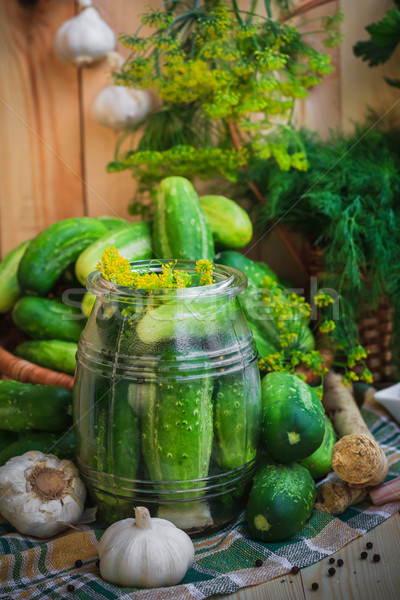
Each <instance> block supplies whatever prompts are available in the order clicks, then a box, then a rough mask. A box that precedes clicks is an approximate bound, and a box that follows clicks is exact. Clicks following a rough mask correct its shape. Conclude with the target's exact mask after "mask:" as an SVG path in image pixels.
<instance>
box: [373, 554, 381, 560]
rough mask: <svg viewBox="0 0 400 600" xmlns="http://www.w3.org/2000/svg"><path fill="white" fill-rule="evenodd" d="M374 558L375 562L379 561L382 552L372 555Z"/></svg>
mask: <svg viewBox="0 0 400 600" xmlns="http://www.w3.org/2000/svg"><path fill="white" fill-rule="evenodd" d="M372 560H373V561H374V562H379V561H380V560H381V555H380V554H374V555H373V557H372Z"/></svg>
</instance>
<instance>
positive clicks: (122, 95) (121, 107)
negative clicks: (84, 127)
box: [92, 85, 152, 130]
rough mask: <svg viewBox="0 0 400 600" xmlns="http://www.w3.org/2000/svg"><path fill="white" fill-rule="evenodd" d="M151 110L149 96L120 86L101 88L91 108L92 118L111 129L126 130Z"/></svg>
mask: <svg viewBox="0 0 400 600" xmlns="http://www.w3.org/2000/svg"><path fill="white" fill-rule="evenodd" d="M151 109H152V98H151V94H150V93H149V92H147V91H144V90H132V89H130V88H127V87H124V86H120V85H108V86H107V87H105V88H103V89H102V90H101V91H100V92H99V94H98V95H97V96H96V99H95V101H94V103H93V107H92V115H93V118H94V119H95V120H96V121H97V122H98V123H100V125H104V127H111V128H112V129H117V130H122V129H128V128H129V127H130V126H132V125H135V124H136V123H139V122H140V121H141V120H142V119H144V117H145V116H146V115H147V114H148V113H149V112H150V111H151Z"/></svg>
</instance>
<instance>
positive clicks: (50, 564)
mask: <svg viewBox="0 0 400 600" xmlns="http://www.w3.org/2000/svg"><path fill="white" fill-rule="evenodd" d="M362 413H363V417H364V419H365V421H366V423H367V424H368V426H369V428H370V430H371V432H372V433H373V434H374V436H375V438H376V439H377V441H378V442H379V443H380V444H381V446H382V447H383V448H384V450H385V452H386V455H387V457H388V461H389V465H390V470H389V474H388V478H387V479H388V480H389V479H393V478H394V477H396V476H398V475H399V474H400V429H399V427H398V426H397V425H396V423H394V422H393V421H392V420H390V419H389V418H388V417H387V416H385V415H384V414H383V411H382V412H381V411H380V409H378V408H368V409H363V411H362ZM329 477H330V476H328V478H327V479H329ZM325 481H326V480H325ZM319 483H322V482H319ZM398 510H400V502H391V503H390V504H385V505H383V506H379V507H375V506H373V505H372V504H371V502H369V501H365V502H363V503H361V504H358V505H357V506H354V507H351V508H349V509H347V510H346V512H345V513H343V514H342V515H340V518H335V517H333V516H331V515H329V514H325V513H322V512H320V511H316V510H315V511H314V512H313V514H312V516H311V518H310V520H309V521H308V522H307V523H306V525H305V526H304V527H303V529H302V530H301V531H300V532H299V533H298V534H297V535H296V536H294V537H293V538H292V539H290V540H289V541H287V542H284V543H275V544H264V543H262V542H257V541H254V540H252V539H251V538H250V536H249V534H248V531H247V527H246V522H245V518H244V513H241V514H240V515H239V516H238V518H237V519H236V521H235V522H234V523H232V524H231V525H230V526H229V527H227V528H226V529H224V530H223V531H220V532H218V533H217V534H215V535H212V536H208V537H204V538H201V539H198V540H196V541H195V542H194V545H195V550H196V556H195V562H194V564H193V567H192V568H191V569H190V570H189V571H188V573H187V574H186V576H185V579H184V580H183V581H182V582H181V584H180V585H177V586H173V587H168V588H157V589H152V590H134V589H132V588H119V587H116V586H113V585H110V584H108V583H106V582H105V581H103V579H102V578H101V576H100V572H99V569H98V567H97V566H96V561H97V560H98V554H97V546H98V543H99V540H100V538H101V536H102V534H103V531H104V529H102V528H97V527H89V526H82V527H81V529H80V530H78V531H76V530H70V531H69V532H67V533H65V534H63V535H61V536H58V537H57V538H55V539H52V540H47V541H43V540H38V539H35V538H30V537H27V536H22V535H20V534H18V533H16V532H15V530H14V529H13V528H12V527H11V526H10V525H8V524H6V523H0V598H4V599H7V600H23V599H27V600H28V599H29V600H30V599H33V598H38V599H46V598H48V599H54V600H59V599H60V598H63V599H71V598H75V599H80V600H89V599H90V600H104V599H109V600H114V599H119V600H122V599H124V600H128V599H130V598H133V599H139V598H140V599H142V598H143V599H145V600H172V599H179V600H183V599H190V600H201V599H203V598H207V597H209V596H211V595H213V594H227V593H230V592H235V591H237V590H238V589H239V588H242V587H246V586H249V585H254V584H257V583H262V582H265V581H268V580H269V579H272V578H274V577H277V576H280V575H284V574H286V573H288V572H289V571H290V569H291V568H292V566H294V565H297V566H299V567H306V566H308V565H310V564H312V563H314V562H317V561H319V560H321V559H322V558H325V557H326V556H328V555H329V554H331V553H333V552H336V551H337V550H339V549H340V548H342V547H343V546H344V545H345V544H347V543H348V542H350V541H351V540H353V539H355V538H356V537H359V536H361V535H363V534H364V533H365V532H367V531H369V530H370V529H372V528H373V527H376V526H377V525H379V524H380V523H382V521H384V520H385V519H387V518H388V517H390V516H391V515H393V514H394V513H395V512H396V511H398ZM257 559H261V560H262V561H263V564H262V566H261V567H256V566H255V561H256V560H257ZM77 560H81V561H82V563H83V564H82V566H80V567H76V566H75V562H76V561H77ZM68 585H73V586H74V590H73V592H69V591H68V590H67V586H68Z"/></svg>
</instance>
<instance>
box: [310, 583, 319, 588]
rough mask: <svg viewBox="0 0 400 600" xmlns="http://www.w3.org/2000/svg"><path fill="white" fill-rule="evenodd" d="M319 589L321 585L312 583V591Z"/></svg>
mask: <svg viewBox="0 0 400 600" xmlns="http://www.w3.org/2000/svg"><path fill="white" fill-rule="evenodd" d="M318 588H319V585H318V583H312V584H311V589H312V590H317V589H318Z"/></svg>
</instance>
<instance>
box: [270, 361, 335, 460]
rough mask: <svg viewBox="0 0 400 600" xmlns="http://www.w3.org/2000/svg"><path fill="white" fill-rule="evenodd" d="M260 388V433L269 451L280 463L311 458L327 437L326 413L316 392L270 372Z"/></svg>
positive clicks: (289, 376) (288, 376)
mask: <svg viewBox="0 0 400 600" xmlns="http://www.w3.org/2000/svg"><path fill="white" fill-rule="evenodd" d="M261 389H262V413H263V414H262V430H261V431H262V441H263V443H264V444H265V448H266V449H267V452H268V453H269V454H270V455H271V456H272V458H274V459H275V460H276V461H278V462H280V463H290V462H293V461H296V460H300V459H302V458H305V457H306V456H310V454H312V453H313V452H314V451H315V450H316V449H317V448H318V446H320V444H321V443H322V440H323V437H324V434H325V412H324V408H323V406H322V402H321V401H320V399H319V398H318V396H317V393H316V392H315V390H314V389H313V388H312V387H310V386H309V385H308V384H307V383H304V381H302V380H301V379H300V378H299V377H296V375H292V374H290V373H283V372H282V373H280V372H273V373H268V375H266V376H265V377H264V379H263V380H262V383H261Z"/></svg>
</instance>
